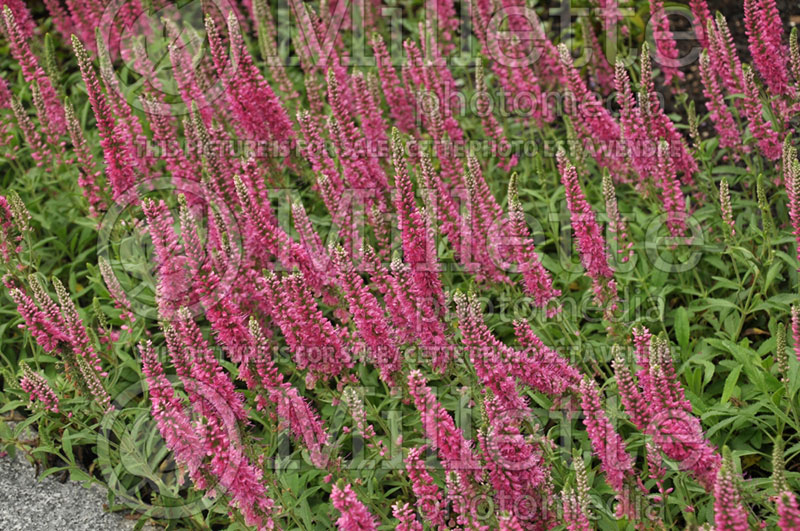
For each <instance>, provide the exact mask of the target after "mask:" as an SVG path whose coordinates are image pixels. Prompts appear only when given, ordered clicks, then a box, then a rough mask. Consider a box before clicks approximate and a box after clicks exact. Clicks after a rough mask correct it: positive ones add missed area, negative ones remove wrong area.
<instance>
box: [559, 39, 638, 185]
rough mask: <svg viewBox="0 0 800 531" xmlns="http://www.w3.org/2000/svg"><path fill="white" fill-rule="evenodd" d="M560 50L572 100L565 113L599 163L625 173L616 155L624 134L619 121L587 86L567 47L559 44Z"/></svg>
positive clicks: (622, 161) (622, 162) (562, 67)
mask: <svg viewBox="0 0 800 531" xmlns="http://www.w3.org/2000/svg"><path fill="white" fill-rule="evenodd" d="M558 52H559V57H560V59H561V69H562V71H563V74H564V76H565V78H566V82H567V87H568V88H569V91H570V94H569V96H570V100H571V101H569V102H568V103H565V107H566V112H567V113H568V114H569V115H570V116H571V117H572V118H573V121H574V125H575V128H576V130H577V133H578V138H579V140H580V141H581V142H583V143H584V144H586V146H587V147H588V148H589V151H590V153H592V155H594V156H595V158H596V159H597V163H598V164H599V165H601V166H603V167H606V168H608V169H609V170H610V171H614V172H624V171H625V164H624V160H623V159H620V158H619V157H618V156H617V154H616V147H617V145H618V143H619V141H620V134H621V130H620V127H619V124H618V123H617V122H616V120H614V118H613V117H612V116H611V113H610V112H609V111H608V109H606V107H605V106H604V105H603V104H602V102H601V101H600V100H599V98H598V97H597V95H596V94H594V93H592V92H590V91H589V89H588V88H587V87H586V83H585V82H584V80H583V78H582V77H581V76H580V73H579V72H578V70H577V69H576V68H575V66H574V64H573V62H572V56H571V55H570V52H569V49H568V48H567V46H566V45H565V44H563V43H562V44H559V46H558Z"/></svg>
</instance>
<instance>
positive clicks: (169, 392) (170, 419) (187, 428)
mask: <svg viewBox="0 0 800 531" xmlns="http://www.w3.org/2000/svg"><path fill="white" fill-rule="evenodd" d="M139 352H140V353H141V356H142V373H144V376H145V379H146V381H147V388H148V393H149V395H150V406H151V410H152V413H153V417H154V418H155V420H156V424H157V425H158V431H159V432H161V436H162V437H163V438H164V441H165V442H166V443H167V447H168V448H169V449H170V450H171V451H172V452H173V453H174V454H175V458H176V460H177V461H178V463H180V464H181V465H182V466H185V467H186V468H187V469H188V471H189V476H190V477H191V478H192V479H193V480H195V481H197V479H199V475H198V474H199V469H200V467H201V463H202V461H203V458H204V457H205V451H204V450H203V448H202V442H201V440H200V437H198V435H197V432H196V430H195V427H194V426H193V425H192V421H191V419H190V418H189V415H188V414H187V413H186V411H185V409H184V407H183V404H182V403H181V400H180V398H178V397H177V396H175V391H174V390H173V388H172V384H171V383H170V382H169V380H167V377H166V375H165V374H164V367H162V365H161V363H160V362H159V361H158V355H157V354H156V351H155V349H154V348H153V344H152V343H151V342H150V341H149V340H148V341H147V342H144V343H141V344H140V345H139Z"/></svg>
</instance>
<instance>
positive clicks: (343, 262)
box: [333, 247, 402, 385]
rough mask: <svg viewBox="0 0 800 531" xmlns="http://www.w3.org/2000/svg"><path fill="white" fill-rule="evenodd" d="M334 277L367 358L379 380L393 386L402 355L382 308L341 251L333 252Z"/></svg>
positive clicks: (335, 250)
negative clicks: (378, 372)
mask: <svg viewBox="0 0 800 531" xmlns="http://www.w3.org/2000/svg"><path fill="white" fill-rule="evenodd" d="M333 261H334V265H335V269H336V271H335V274H336V276H337V277H338V281H339V286H340V287H341V289H342V291H343V292H344V297H345V299H346V300H347V303H348V305H349V307H350V315H351V316H352V317H353V321H354V322H355V324H356V327H357V329H358V335H359V336H360V337H361V339H362V340H363V341H364V343H366V346H367V348H368V349H369V359H370V361H371V362H372V364H373V365H374V366H375V367H376V368H378V369H379V370H380V376H381V379H382V380H383V381H384V382H387V383H388V384H389V385H394V384H395V381H394V376H395V373H396V372H397V371H399V370H400V367H401V364H402V354H401V353H400V350H399V349H398V346H397V343H396V342H395V338H394V334H393V333H392V331H391V327H390V326H389V323H388V321H387V320H386V316H385V313H384V311H383V308H381V306H380V304H379V303H378V300H377V299H376V298H375V296H374V295H372V293H370V291H369V288H368V287H367V286H366V285H365V284H364V280H363V279H362V278H361V275H359V274H358V272H357V271H356V269H355V267H354V266H353V264H352V263H351V262H350V261H349V260H348V257H347V254H346V253H345V252H344V249H342V248H341V247H339V248H338V249H334V250H333Z"/></svg>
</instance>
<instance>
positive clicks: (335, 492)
mask: <svg viewBox="0 0 800 531" xmlns="http://www.w3.org/2000/svg"><path fill="white" fill-rule="evenodd" d="M331 502H332V503H333V506H334V507H335V508H336V509H337V510H338V511H339V512H340V513H342V514H341V516H340V517H339V518H338V519H337V520H336V527H337V528H338V529H339V530H340V531H354V530H363V531H374V530H375V529H377V527H376V524H375V517H374V516H372V515H371V514H370V512H369V510H367V508H366V507H365V506H364V504H363V503H361V502H360V501H359V499H358V497H357V496H356V493H355V492H353V489H352V488H351V487H350V485H349V484H346V485H345V486H344V489H340V488H339V487H338V486H337V485H334V486H333V489H332V490H331Z"/></svg>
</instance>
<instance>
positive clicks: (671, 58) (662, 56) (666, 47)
mask: <svg viewBox="0 0 800 531" xmlns="http://www.w3.org/2000/svg"><path fill="white" fill-rule="evenodd" d="M650 22H651V23H652V24H653V40H655V42H656V59H657V61H658V62H659V63H660V66H661V70H662V71H663V72H664V83H665V84H667V85H668V84H669V83H670V82H671V81H672V80H673V78H676V79H679V80H680V79H683V77H684V74H683V72H681V71H680V70H678V66H679V65H680V63H679V62H678V60H677V59H678V48H677V46H676V45H675V39H674V38H673V37H672V32H671V31H670V29H669V18H668V17H667V13H666V11H665V10H664V3H663V2H662V0H650Z"/></svg>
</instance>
